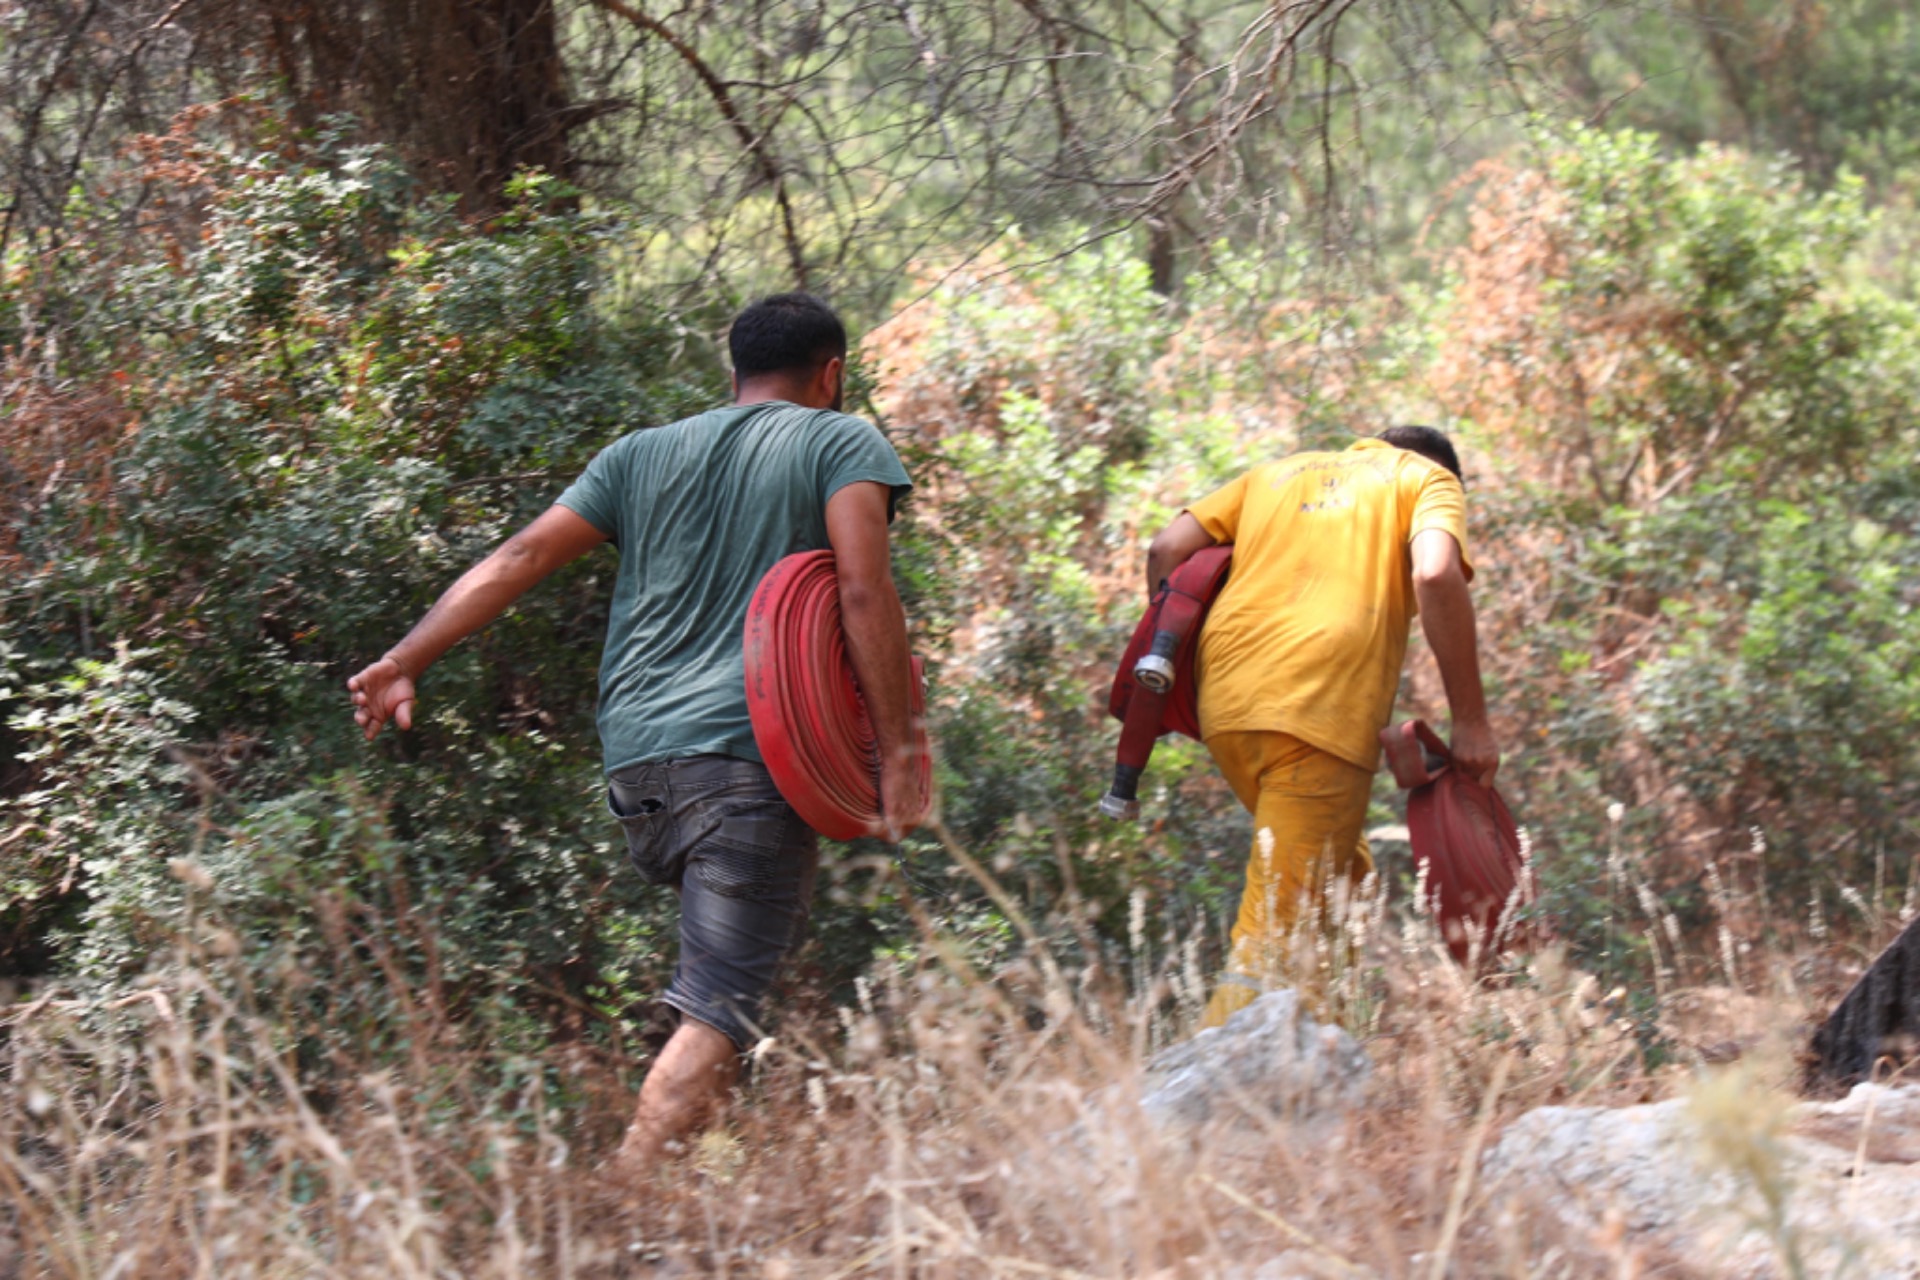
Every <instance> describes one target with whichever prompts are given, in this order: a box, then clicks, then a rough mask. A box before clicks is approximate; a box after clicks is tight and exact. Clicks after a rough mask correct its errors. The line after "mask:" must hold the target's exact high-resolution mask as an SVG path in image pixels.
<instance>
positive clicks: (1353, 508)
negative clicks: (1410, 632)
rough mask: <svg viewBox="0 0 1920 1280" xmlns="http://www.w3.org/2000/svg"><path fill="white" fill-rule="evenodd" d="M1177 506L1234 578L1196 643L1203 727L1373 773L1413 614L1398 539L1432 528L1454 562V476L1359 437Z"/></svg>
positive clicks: (1459, 520) (1457, 537) (1461, 531)
mask: <svg viewBox="0 0 1920 1280" xmlns="http://www.w3.org/2000/svg"><path fill="white" fill-rule="evenodd" d="M1187 510H1188V511H1189V512H1191V513H1192V515H1193V517H1194V518H1195V519H1196V520H1198V521H1199V522H1200V523H1201V525H1202V526H1204V527H1205V529H1206V531H1207V532H1208V533H1210V534H1212V535H1213V537H1214V538H1216V539H1217V540H1219V541H1221V542H1231V543H1233V571H1232V573H1231V574H1230V575H1229V576H1228V578H1227V585H1226V587H1225V588H1224V589H1223V590H1222V591H1221V592H1220V595H1219V597H1218V598H1217V599H1216V600H1215V601H1214V603H1213V608H1212V610H1211V611H1210V612H1209V613H1208V614H1207V622H1206V629H1205V630H1204V631H1203V632H1202V633H1201V635H1200V665H1199V670H1198V678H1199V682H1200V727H1201V730H1202V732H1203V733H1205V734H1207V735H1209V736H1210V735H1212V734H1215V733H1228V732H1239V731H1244V730H1253V729H1264V730H1273V731H1277V732H1280V733H1290V734H1292V735H1293V736H1294V737H1296V738H1299V739H1301V740H1302V741H1304V742H1307V743H1309V744H1311V745H1313V746H1316V747H1318V748H1320V749H1321V750H1322V751H1326V752H1329V753H1331V754H1333V755H1336V756H1338V757H1340V758H1341V759H1342V760H1348V761H1351V762H1352V763H1354V764H1357V765H1359V766H1360V767H1361V768H1363V769H1369V770H1371V769H1374V768H1377V767H1378V766H1379V763H1380V740H1379V734H1380V730H1382V729H1384V728H1385V727H1386V725H1387V720H1388V718H1389V717H1390V716H1391V715H1392V714H1393V698H1394V694H1395V693H1396V692H1398V690H1399V687H1400V664H1401V661H1402V660H1403V659H1404V658H1405V657H1406V653H1407V627H1408V625H1409V623H1410V622H1411V620H1412V618H1413V616H1414V614H1415V612H1416V611H1417V605H1416V604H1415V602H1414V597H1413V554H1412V551H1411V550H1410V549H1409V545H1408V544H1410V543H1411V542H1412V541H1413V538H1414V535H1415V534H1418V533H1422V532H1424V531H1425V530H1428V529H1444V530H1446V531H1447V532H1448V533H1450V534H1452V535H1453V537H1454V541H1456V542H1458V543H1459V544H1460V555H1461V559H1462V560H1463V561H1465V559H1466V553H1467V499H1466V493H1465V491H1464V490H1462V489H1461V487H1460V482H1459V480H1457V479H1455V478H1454V475H1453V473H1452V472H1450V471H1448V470H1447V469H1446V468H1445V467H1443V466H1441V465H1440V464H1439V463H1437V462H1433V461H1431V460H1429V459H1427V458H1424V457H1422V456H1421V455H1419V454H1417V453H1412V452H1409V451H1408V450H1405V449H1401V448H1397V447H1395V446H1394V445H1390V444H1388V443H1387V442H1386V441H1384V440H1361V441H1359V442H1358V443H1356V444H1354V445H1353V446H1352V447H1351V448H1349V449H1347V450H1346V451H1345V452H1342V453H1301V454H1295V455H1294V456H1293V457H1291V458H1285V459H1282V460H1281V461H1279V462H1271V463H1267V464H1266V465H1264V466H1258V467H1255V468H1254V469H1253V470H1251V471H1249V472H1247V473H1246V474H1245V475H1243V476H1241V477H1240V478H1239V479H1237V480H1235V481H1233V482H1232V483H1230V484H1228V485H1227V486H1225V487H1224V488H1221V489H1218V490H1216V491H1215V492H1213V493H1210V494H1208V495H1207V496H1206V497H1205V498H1202V499H1201V500H1200V501H1199V502H1196V503H1194V504H1193V505H1192V506H1191V507H1189V508H1187ZM1466 570H1467V576H1468V577H1469V578H1471V577H1472V576H1473V566H1472V565H1471V564H1470V563H1469V564H1467V566H1466Z"/></svg>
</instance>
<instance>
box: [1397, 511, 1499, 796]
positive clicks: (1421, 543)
mask: <svg viewBox="0 0 1920 1280" xmlns="http://www.w3.org/2000/svg"><path fill="white" fill-rule="evenodd" d="M1413 594H1414V597H1415V598H1416V599H1417V600H1418V601H1419V602H1420V627H1421V630H1423V631H1424V632H1426V636H1427V647H1428V648H1430V649H1432V650H1433V656H1434V660H1435V661H1436V662H1438V663H1439V665H1440V681H1441V683H1442V684H1444V685H1445V686H1446V689H1447V709H1448V710H1449V711H1450V712H1451V713H1452V716H1453V732H1452V735H1451V736H1452V739H1453V741H1452V743H1451V744H1450V745H1451V746H1452V747H1453V757H1454V759H1455V760H1456V761H1457V762H1458V763H1459V765H1460V768H1461V769H1462V771H1464V772H1465V773H1466V775H1467V776H1468V777H1470V778H1473V779H1474V780H1475V781H1478V782H1492V781H1493V775H1494V771H1495V770H1497V769H1499V767H1500V744H1499V742H1497V741H1496V740H1495V739H1494V736H1493V726H1492V725H1491V724H1490V723H1488V721H1487V696H1486V691H1485V690H1484V689H1482V688H1481V685H1480V642H1479V636H1478V634H1477V628H1476V624H1475V621H1474V616H1473V597H1472V596H1471V595H1469V594H1468V592H1467V574H1466V565H1465V564H1464V563H1463V562H1462V560H1461V558H1460V544H1459V543H1457V542H1455V541H1454V540H1453V535H1452V534H1450V533H1448V532H1447V531H1446V530H1444V529H1423V530H1422V531H1421V532H1420V533H1418V534H1416V535H1415V536H1414V539H1413Z"/></svg>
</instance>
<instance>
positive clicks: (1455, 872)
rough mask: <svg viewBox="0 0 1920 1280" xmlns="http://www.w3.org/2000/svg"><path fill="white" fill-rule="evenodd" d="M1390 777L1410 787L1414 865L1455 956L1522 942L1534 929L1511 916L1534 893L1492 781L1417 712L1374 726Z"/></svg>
mask: <svg viewBox="0 0 1920 1280" xmlns="http://www.w3.org/2000/svg"><path fill="white" fill-rule="evenodd" d="M1380 745H1381V746H1382V747H1384V748H1385V749H1386V755H1387V765H1388V767H1389V768H1390V769H1392V771H1393V776H1394V780H1395V781H1396V782H1398V783H1399V784H1400V785H1401V786H1403V787H1406V788H1408V789H1409V790H1408V792H1407V835H1408V839H1409V840H1410V841H1411V843H1412V845H1413V861H1414V865H1415V866H1417V867H1420V868H1422V869H1423V871H1424V872H1425V876H1426V883H1427V892H1428V895H1429V896H1430V897H1431V898H1432V905H1433V907H1434V914H1435V916H1436V918H1437V920H1438V923H1439V925H1440V931H1441V935H1442V937H1443V938H1444V939H1445V940H1446V944H1447V949H1448V950H1449V951H1451V952H1452V953H1453V957H1454V959H1456V960H1458V961H1460V962H1461V963H1462V964H1465V963H1467V961H1468V960H1469V958H1470V957H1472V956H1473V955H1474V954H1475V953H1476V952H1478V953H1479V956H1480V961H1481V963H1483V964H1484V963H1486V962H1488V961H1489V960H1491V959H1492V958H1493V952H1495V951H1497V950H1499V951H1506V950H1526V949H1528V948H1530V947H1531V946H1533V945H1534V943H1535V941H1536V940H1537V936H1538V930H1537V928H1536V926H1535V925H1534V924H1533V923H1532V922H1531V921H1528V920H1522V919H1515V918H1514V914H1515V913H1516V912H1518V911H1519V910H1520V909H1521V908H1525V907H1530V906H1532V905H1533V904H1534V902H1535V901H1536V900H1537V898H1538V896H1539V888H1538V886H1537V885H1536V883H1535V881H1534V876H1533V868H1532V867H1530V866H1528V865H1527V863H1526V860H1525V859H1524V858H1523V857H1522V856H1521V853H1520V831H1519V828H1518V827H1517V826H1515V825H1514V821H1513V814H1512V813H1510V812H1509V811H1508V810H1507V803H1506V801H1504V800H1502V799H1501V798H1500V793H1499V792H1498V791H1495V790H1494V789H1493V788H1492V787H1490V786H1483V785H1481V784H1480V783H1478V782H1475V781H1473V780H1472V779H1471V778H1467V777H1464V776H1462V775H1461V773H1460V771H1459V770H1457V769H1455V768H1454V767H1453V753H1452V751H1450V750H1449V749H1448V747H1447V744H1446V743H1445V742H1444V741H1442V740H1441V738H1440V735H1438V734H1436V733H1435V732H1434V731H1433V730H1432V729H1429V728H1428V727H1427V726H1426V725H1425V724H1424V723H1422V722H1421V721H1418V720H1409V721H1407V722H1405V723H1404V724H1399V725H1394V726H1392V727H1389V728H1386V729H1382V730H1381V731H1380Z"/></svg>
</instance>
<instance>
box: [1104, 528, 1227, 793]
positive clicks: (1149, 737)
mask: <svg viewBox="0 0 1920 1280" xmlns="http://www.w3.org/2000/svg"><path fill="white" fill-rule="evenodd" d="M1232 565H1233V545H1232V544H1231V543H1228V544H1225V545H1222V546H1214V547H1208V548H1206V549H1205V550H1203V551H1199V552H1196V553H1195V554H1194V555H1192V556H1190V557H1188V558H1187V559H1186V560H1185V561H1183V562H1182V563H1181V565H1180V567H1179V568H1177V569H1175V570H1174V571H1173V573H1172V574H1171V575H1169V576H1168V578H1167V580H1166V581H1165V582H1163V583H1161V584H1160V589H1159V590H1158V591H1156V592H1154V594H1153V599H1152V601H1151V602H1149V603H1148V605H1147V612H1146V615H1145V616H1144V617H1142V618H1141V619H1140V625H1139V626H1137V627H1135V628H1134V631H1133V639H1132V640H1131V641H1130V642H1129V643H1128V644H1127V651H1126V652H1125V653H1124V654H1122V655H1121V656H1120V669H1119V670H1118V671H1116V672H1115V673H1114V677H1113V689H1112V691H1111V692H1109V693H1108V695H1107V709H1108V710H1109V711H1111V712H1112V713H1113V716H1114V719H1116V720H1118V721H1120V725H1121V728H1120V745H1119V747H1118V749H1116V750H1115V751H1114V765H1113V785H1112V787H1111V788H1110V789H1109V790H1108V792H1107V794H1106V795H1104V796H1102V797H1100V812H1101V813H1103V814H1105V815H1106V816H1107V817H1109V818H1117V819H1120V820H1122V821H1127V820H1131V819H1133V818H1137V817H1139V816H1140V800H1139V789H1140V775H1141V774H1142V773H1144V772H1145V771H1146V767H1147V761H1148V760H1149V759H1151V758H1152V756H1153V744H1154V743H1155V742H1156V741H1157V740H1158V739H1159V737H1160V735H1161V734H1163V733H1184V734H1185V735H1187V736H1188V737H1189V738H1194V739H1198V738H1199V737H1200V692H1199V681H1198V680H1196V679H1195V678H1194V667H1195V664H1196V662H1197V661H1198V658H1199V654H1200V626H1201V623H1203V622H1204V621H1205V620H1206V616H1207V610H1208V609H1210V608H1212V607H1213V601H1214V597H1215V596H1218V595H1219V594H1220V588H1221V587H1223V586H1225V585H1226V581H1227V570H1228V569H1230V568H1231V567H1232Z"/></svg>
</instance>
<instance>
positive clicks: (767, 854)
mask: <svg viewBox="0 0 1920 1280" xmlns="http://www.w3.org/2000/svg"><path fill="white" fill-rule="evenodd" d="M714 818H715V821H714V825H713V827H712V829H711V830H710V831H709V832H708V833H707V835H706V837H705V838H704V839H702V840H701V841H700V845H699V847H698V848H697V849H695V850H694V851H693V853H692V854H691V856H690V857H689V859H688V862H689V864H690V865H689V870H691V871H692V872H693V873H694V874H695V875H697V876H699V877H700V880H701V882H702V883H703V884H705V885H706V886H707V887H708V888H709V889H712V890H713V891H714V892H715V893H719V894H724V895H726V896H727V897H729V898H760V897H765V896H767V895H769V894H777V893H780V892H783V891H785V890H787V889H788V888H789V887H790V886H789V885H788V882H789V881H792V880H797V879H798V877H800V876H801V875H802V874H803V873H804V866H803V861H804V855H805V852H806V850H805V849H804V848H801V847H799V845H798V842H797V841H796V840H795V830H796V827H797V826H798V824H799V819H798V817H796V816H795V814H794V812H793V808H792V806H790V805H788V804H787V802H786V801H784V800H761V799H754V800H724V801H718V802H716V805H715V814H714Z"/></svg>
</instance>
